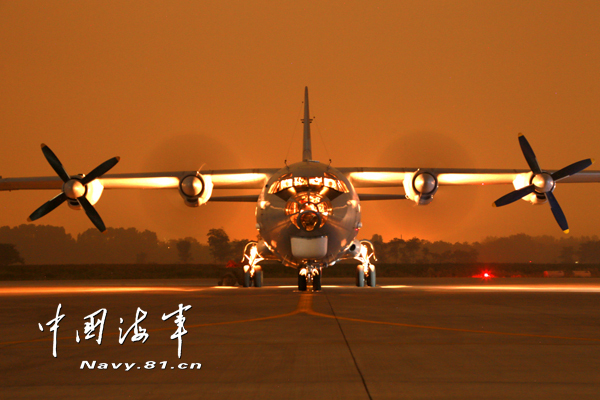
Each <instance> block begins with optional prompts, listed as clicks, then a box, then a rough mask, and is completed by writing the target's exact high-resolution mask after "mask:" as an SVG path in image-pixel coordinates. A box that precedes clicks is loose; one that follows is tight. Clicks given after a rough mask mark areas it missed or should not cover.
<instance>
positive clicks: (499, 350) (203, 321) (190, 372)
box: [0, 276, 600, 400]
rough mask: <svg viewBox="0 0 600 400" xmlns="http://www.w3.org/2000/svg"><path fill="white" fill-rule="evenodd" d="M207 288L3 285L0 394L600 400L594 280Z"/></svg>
mask: <svg viewBox="0 0 600 400" xmlns="http://www.w3.org/2000/svg"><path fill="white" fill-rule="evenodd" d="M215 283H216V282H215V281H213V280H163V281H157V280H152V281H150V280H146V281H140V280H131V281H125V280H124V281H44V282H0V310H1V312H0V355H1V357H0V398H2V399H37V398H39V399H65V398H69V399H107V398H110V399H125V398H126V399H211V400H212V399H507V398H511V399H531V398H543V399H565V398H571V399H598V398H600V312H599V311H600V279H575V278H572V279H526V278H522V279H519V278H517V279H491V280H487V281H484V280H480V279H466V278H465V279H463V278H423V279H418V278H387V279H386V278H382V279H379V282H378V285H379V286H378V287H375V288H368V287H366V288H356V287H354V286H353V285H352V284H353V281H352V280H351V279H345V278H330V279H328V278H327V277H326V276H325V277H324V278H323V290H322V291H320V292H316V293H312V292H307V293H300V292H298V291H297V290H296V289H295V283H296V282H295V279H269V278H268V277H266V279H265V287H263V288H240V287H235V288H224V287H215V286H213V285H214V284H215ZM59 304H60V312H59V313H58V314H59V316H60V315H64V317H62V319H60V321H59V322H58V328H57V329H56V330H55V331H52V330H51V328H52V325H53V321H52V320H53V319H55V318H56V316H57V308H58V306H59ZM180 305H181V306H180ZM188 305H189V306H191V308H189V309H187V310H186V311H181V313H180V314H181V316H182V317H183V318H185V320H182V318H178V315H179V309H180V307H181V309H182V310H184V309H185V307H186V306H188ZM138 308H140V309H141V310H143V311H144V312H146V313H147V316H146V318H145V319H143V320H142V321H141V322H139V323H138V328H139V329H138V331H137V334H138V335H137V336H138V337H139V338H140V339H141V340H140V341H137V342H133V341H132V340H131V339H132V338H133V337H134V336H135V334H136V332H135V326H134V327H133V328H132V329H131V331H130V332H129V334H128V335H127V336H126V337H124V342H123V344H120V336H122V335H124V333H125V331H127V330H128V329H129V328H130V327H131V326H132V324H134V320H135V318H136V312H137V310H138ZM104 309H106V318H105V322H104V326H103V329H102V330H101V329H100V326H96V328H95V329H93V330H90V331H89V332H86V331H85V324H86V322H88V323H89V322H91V321H90V319H89V318H87V319H86V316H88V315H90V314H93V313H96V312H97V311H100V313H99V314H98V315H96V316H95V318H94V321H93V322H97V321H98V319H97V317H99V316H100V315H101V314H102V312H103V311H102V310H104ZM171 313H175V314H174V315H172V316H170V314H171ZM163 317H164V319H163ZM121 319H122V320H123V322H122V323H121ZM178 322H179V326H178V324H177V323H178ZM40 325H41V327H42V328H43V329H44V330H43V331H41V330H40ZM120 328H121V330H122V333H120V332H119V329H120ZM100 331H102V338H101V340H100V343H98V342H99V334H100ZM184 331H187V333H185V334H183V335H178V333H183V332H184ZM144 333H145V334H146V335H148V336H147V339H146V340H145V342H142V340H143V338H144ZM54 334H56V340H54ZM86 334H87V336H89V338H87V339H86ZM77 336H79V339H80V341H79V342H77V339H76V338H77ZM54 346H56V357H54V356H53V351H54ZM179 350H181V357H179ZM133 363H135V364H133ZM103 367H106V369H102V368H103ZM127 368H129V370H128V371H127V370H126V369H127Z"/></svg>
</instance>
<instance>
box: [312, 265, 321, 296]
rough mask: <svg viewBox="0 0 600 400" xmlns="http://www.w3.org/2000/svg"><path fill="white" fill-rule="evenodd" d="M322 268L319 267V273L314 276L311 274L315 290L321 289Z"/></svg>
mask: <svg viewBox="0 0 600 400" xmlns="http://www.w3.org/2000/svg"><path fill="white" fill-rule="evenodd" d="M322 273H323V272H322V269H321V268H319V273H318V274H317V275H315V276H313V281H312V284H313V290H314V291H317V290H321V274H322Z"/></svg>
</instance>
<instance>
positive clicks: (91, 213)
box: [77, 196, 106, 232]
mask: <svg viewBox="0 0 600 400" xmlns="http://www.w3.org/2000/svg"><path fill="white" fill-rule="evenodd" d="M77 201H78V202H79V204H81V207H83V209H84V210H85V213H86V215H87V216H88V218H89V219H90V220H91V221H92V224H94V225H95V226H96V228H98V230H99V231H100V232H104V231H105V230H106V226H104V222H102V218H100V214H98V212H97V211H96V209H95V208H94V206H93V205H92V204H91V203H90V202H89V201H88V199H86V198H85V196H81V197H78V198H77Z"/></svg>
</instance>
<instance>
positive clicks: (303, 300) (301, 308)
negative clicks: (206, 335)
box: [0, 288, 600, 346]
mask: <svg viewBox="0 0 600 400" xmlns="http://www.w3.org/2000/svg"><path fill="white" fill-rule="evenodd" d="M130 289H145V288H130ZM168 289H169V288H167V290H168ZM182 290H184V291H185V289H182ZM313 296H314V294H312V293H302V294H300V299H299V300H298V305H297V307H296V309H295V310H294V311H291V312H288V313H284V314H277V315H271V316H266V317H258V318H249V319H243V320H235V321H224V322H209V323H205V324H195V325H190V326H186V329H192V328H203V327H209V326H220V325H232V324H242V323H247V322H259V321H268V320H272V319H279V318H286V317H291V316H294V315H298V314H307V315H312V316H314V317H321V318H329V319H337V320H344V321H350V322H359V323H366V324H376V325H387V326H398V327H403V328H414V329H429V330H439V331H448V332H463V333H479V334H488V335H503V336H520V337H531V338H543V339H561V340H576V341H587V342H600V339H594V338H582V337H568V336H552V335H536V334H529V333H514V332H496V331H485V330H475V329H461V328H447V327H441V326H429V325H415V324H406V323H400V322H388V321H373V320H367V319H361V318H350V317H342V316H339V315H338V316H335V315H329V314H323V313H320V312H316V311H314V310H313V309H312V302H313ZM166 330H173V328H172V327H169V328H156V329H148V330H147V331H148V332H159V331H166ZM115 335H118V332H109V333H105V334H104V336H115ZM73 339H75V336H71V337H59V338H57V340H73ZM52 340H53V338H43V339H30V340H19V341H12V342H0V346H6V345H13V344H22V343H34V342H47V341H52Z"/></svg>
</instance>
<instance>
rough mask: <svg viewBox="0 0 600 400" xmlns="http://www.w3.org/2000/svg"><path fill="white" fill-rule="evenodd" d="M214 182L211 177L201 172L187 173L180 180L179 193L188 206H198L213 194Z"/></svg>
mask: <svg viewBox="0 0 600 400" xmlns="http://www.w3.org/2000/svg"><path fill="white" fill-rule="evenodd" d="M212 190H213V184H212V181H211V180H210V177H208V176H203V175H202V174H200V173H199V172H198V173H196V175H187V176H185V177H183V178H182V179H181V180H180V181H179V194H180V195H181V197H182V198H183V201H184V203H185V205H186V206H188V207H198V206H201V205H202V204H205V203H206V202H207V201H208V200H209V199H210V196H211V195H212Z"/></svg>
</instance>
